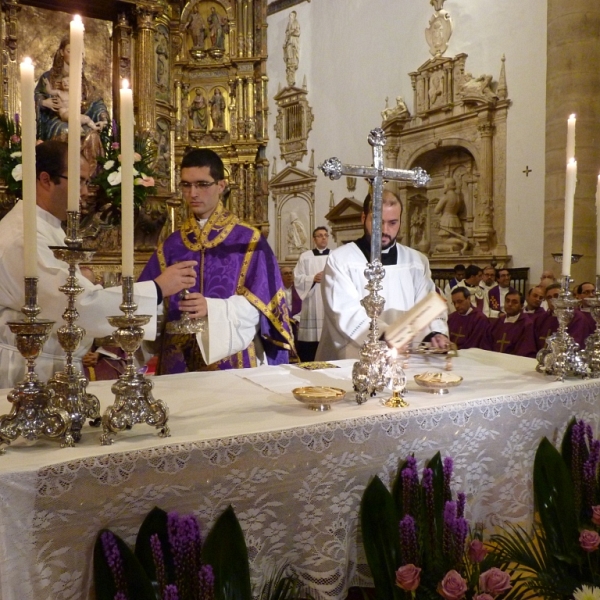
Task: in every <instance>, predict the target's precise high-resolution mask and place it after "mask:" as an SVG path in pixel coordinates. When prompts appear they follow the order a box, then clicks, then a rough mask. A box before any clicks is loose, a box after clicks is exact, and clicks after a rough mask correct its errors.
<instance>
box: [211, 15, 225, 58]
mask: <svg viewBox="0 0 600 600" xmlns="http://www.w3.org/2000/svg"><path fill="white" fill-rule="evenodd" d="M207 21H208V33H209V35H210V54H211V56H213V57H214V58H220V57H221V56H223V54H224V51H225V34H226V33H229V25H228V24H227V17H226V16H220V15H219V14H218V13H217V10H216V8H215V7H214V6H211V8H210V14H209V15H208V18H207Z"/></svg>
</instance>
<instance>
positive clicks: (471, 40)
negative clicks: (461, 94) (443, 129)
mask: <svg viewBox="0 0 600 600" xmlns="http://www.w3.org/2000/svg"><path fill="white" fill-rule="evenodd" d="M444 9H445V10H447V11H448V12H449V13H450V16H451V18H452V20H453V22H454V32H453V35H452V37H451V39H450V44H449V47H448V50H447V51H446V53H445V54H446V56H454V55H456V54H458V53H460V52H464V53H466V54H468V55H469V58H468V59H467V70H468V71H470V72H472V73H473V75H474V76H478V75H481V74H482V73H488V74H492V75H493V76H494V80H497V79H498V76H499V74H500V65H501V57H502V55H503V54H504V55H505V56H506V77H507V85H508V95H509V98H510V99H511V100H512V102H513V105H512V107H511V108H510V109H509V112H508V124H507V128H508V129H507V132H508V136H507V137H508V141H507V181H506V194H507V227H506V229H507V239H506V241H507V246H508V251H509V253H510V254H512V255H513V265H514V266H520V267H521V266H529V267H530V268H531V271H530V278H531V280H532V281H535V280H537V279H538V277H539V274H540V273H541V270H542V250H543V226H544V223H543V221H544V216H543V200H544V137H545V85H546V83H545V79H546V0H527V1H526V2H524V1H523V0H502V1H501V2H497V1H496V0H446V2H445V4H444ZM291 10H295V11H296V12H297V15H298V21H299V23H300V28H301V36H300V64H299V68H298V71H297V73H296V85H298V86H301V85H302V83H303V80H304V77H305V76H306V81H307V87H308V101H309V103H310V105H311V107H312V109H313V113H314V116H315V120H314V123H313V129H312V131H311V133H310V136H309V140H308V147H309V154H308V155H307V156H306V158H305V159H304V161H303V162H302V163H301V164H300V163H299V164H298V165H297V166H298V167H300V168H303V169H307V168H308V161H309V158H310V149H313V148H314V150H315V167H316V166H317V165H318V164H319V163H320V162H322V161H323V160H324V159H326V158H329V157H330V156H338V157H339V158H340V159H342V161H344V162H347V163H353V164H371V148H370V146H369V145H368V143H367V134H368V132H369V131H370V130H371V129H372V128H374V127H377V126H379V125H380V124H381V114H380V113H381V111H382V110H383V108H384V106H385V97H386V96H389V98H390V105H393V104H394V102H395V101H394V99H395V97H396V96H399V95H401V96H404V99H405V100H406V102H407V105H408V108H409V109H410V110H411V112H413V106H412V104H413V91H412V88H411V84H410V77H409V76H408V73H409V72H411V71H414V70H416V69H417V68H418V67H419V66H420V65H422V64H423V63H424V62H425V61H426V60H428V59H429V58H431V55H430V54H429V48H428V46H427V43H426V41H425V35H424V30H425V28H426V27H427V26H428V21H429V18H430V16H431V15H432V14H433V8H432V6H431V5H430V2H429V1H428V0H312V1H311V2H310V3H309V2H303V3H301V4H298V5H296V6H295V7H293V8H292V9H288V10H285V11H281V12H279V13H276V14H274V15H271V16H270V17H269V18H268V25H269V27H268V40H269V43H268V48H269V59H268V63H267V66H268V75H269V105H270V120H269V134H270V138H271V140H270V142H269V145H268V148H267V157H268V158H269V160H270V161H271V162H272V161H273V157H277V170H278V172H279V171H281V170H282V169H283V168H284V167H285V163H284V162H283V161H282V160H281V158H280V156H279V144H278V140H277V138H276V137H275V132H274V129H273V127H274V124H275V117H276V114H277V107H276V105H275V103H274V102H273V96H274V95H275V94H276V93H277V90H278V87H279V86H281V87H285V86H286V79H285V64H284V62H283V49H282V47H283V42H284V40H285V28H286V25H287V21H288V17H289V13H290V12H291ZM526 166H529V168H530V169H532V172H531V173H530V174H529V176H528V177H526V176H525V174H524V173H523V172H522V171H523V170H524V169H525V167H526ZM331 190H332V191H333V193H334V198H335V201H336V203H337V202H339V201H340V200H341V199H342V198H344V197H345V196H349V195H350V193H349V192H348V191H347V189H346V180H345V178H342V179H340V180H339V181H337V182H334V181H330V180H329V179H326V178H325V177H324V176H323V175H320V174H319V177H318V179H317V187H316V198H317V205H316V207H315V217H316V223H317V224H326V222H325V219H324V215H325V214H326V213H327V212H328V210H329V197H330V191H331ZM366 190H367V186H366V183H365V182H359V183H358V185H357V189H356V191H355V192H354V194H353V195H354V196H355V197H356V198H357V199H359V200H360V201H362V199H363V198H364V196H365V194H366ZM269 219H270V222H271V223H272V224H274V223H275V221H274V207H273V204H272V201H270V205H269ZM271 236H272V239H271V242H272V243H273V245H274V238H273V236H274V227H272V228H271Z"/></svg>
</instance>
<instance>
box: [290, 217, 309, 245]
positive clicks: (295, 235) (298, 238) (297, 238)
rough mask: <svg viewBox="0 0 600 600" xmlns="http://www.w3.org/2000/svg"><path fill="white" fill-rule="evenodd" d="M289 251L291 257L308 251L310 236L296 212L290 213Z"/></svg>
mask: <svg viewBox="0 0 600 600" xmlns="http://www.w3.org/2000/svg"><path fill="white" fill-rule="evenodd" d="M287 243H288V250H289V253H290V254H291V255H298V254H301V253H302V252H306V250H308V236H307V235H306V229H305V228H304V224H303V223H302V221H301V220H300V219H299V218H298V214H297V213H295V212H293V211H292V212H291V213H290V224H289V225H288V229H287Z"/></svg>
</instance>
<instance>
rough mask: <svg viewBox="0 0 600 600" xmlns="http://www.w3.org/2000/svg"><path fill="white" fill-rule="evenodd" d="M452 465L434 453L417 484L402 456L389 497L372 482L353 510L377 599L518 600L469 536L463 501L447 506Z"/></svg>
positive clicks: (501, 569) (413, 466)
mask: <svg viewBox="0 0 600 600" xmlns="http://www.w3.org/2000/svg"><path fill="white" fill-rule="evenodd" d="M452 470H453V461H452V459H451V458H445V459H444V461H442V460H441V457H440V454H439V452H438V453H437V454H436V455H435V456H434V457H433V458H432V459H431V460H430V461H429V462H428V463H427V466H426V468H425V469H423V472H422V477H421V480H420V481H419V475H418V469H417V462H416V460H415V458H414V457H413V456H409V457H408V458H407V459H406V460H405V461H404V462H403V464H402V465H401V467H400V469H399V472H398V476H397V477H396V480H395V482H394V485H393V488H392V491H391V492H390V491H389V490H388V489H387V488H386V487H385V485H384V484H383V483H382V482H381V480H380V479H379V478H378V477H375V478H374V479H373V480H372V481H371V482H370V483H369V485H368V486H367V488H366V490H365V492H364V495H363V498H362V502H361V509H360V518H361V525H362V534H363V543H364V547H365V552H366V555H367V562H368V563H369V567H370V569H371V573H372V575H373V580H374V583H375V589H376V593H377V597H378V598H389V599H390V600H391V599H395V600H401V599H404V598H411V599H417V598H427V599H429V598H432V599H433V598H437V599H439V598H444V599H445V600H461V599H463V598H465V599H467V598H468V599H472V600H491V599H493V598H503V599H505V600H507V599H509V598H515V597H517V595H516V593H515V591H514V590H513V584H514V583H515V581H517V580H518V578H516V579H513V581H511V575H512V574H513V572H512V571H509V570H507V569H506V564H504V563H502V562H500V561H498V560H497V559H496V557H495V556H494V555H493V553H491V552H489V551H488V549H487V547H486V546H485V545H484V543H483V541H482V537H483V533H482V531H481V528H478V529H477V530H475V531H474V532H473V533H471V535H469V525H468V523H467V521H466V519H465V518H464V509H465V495H464V494H463V493H460V494H458V495H457V499H456V500H453V498H452V492H451V489H450V482H451V478H452Z"/></svg>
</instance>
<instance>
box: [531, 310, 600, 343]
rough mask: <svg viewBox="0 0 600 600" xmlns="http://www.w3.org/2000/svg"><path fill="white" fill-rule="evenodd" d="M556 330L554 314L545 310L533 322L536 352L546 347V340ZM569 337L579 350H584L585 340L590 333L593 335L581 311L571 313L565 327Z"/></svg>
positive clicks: (556, 321) (556, 322) (556, 323)
mask: <svg viewBox="0 0 600 600" xmlns="http://www.w3.org/2000/svg"><path fill="white" fill-rule="evenodd" d="M557 330H558V319H557V318H556V316H555V315H554V313H553V312H552V311H550V310H547V311H546V312H545V313H544V314H543V315H540V316H539V317H537V318H536V320H535V339H536V344H537V348H538V350H541V349H542V348H544V347H545V346H546V338H547V337H548V336H550V335H552V334H553V333H554V332H555V331H557ZM567 332H568V333H569V335H570V336H571V337H572V338H573V339H574V340H575V341H576V342H577V343H578V344H579V347H580V348H581V349H583V348H585V340H586V339H587V337H588V335H590V333H594V329H592V328H591V324H590V323H589V322H588V321H587V320H586V319H585V317H584V316H583V315H582V314H581V311H579V310H575V311H573V318H572V319H571V322H570V323H569V325H568V327H567Z"/></svg>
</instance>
